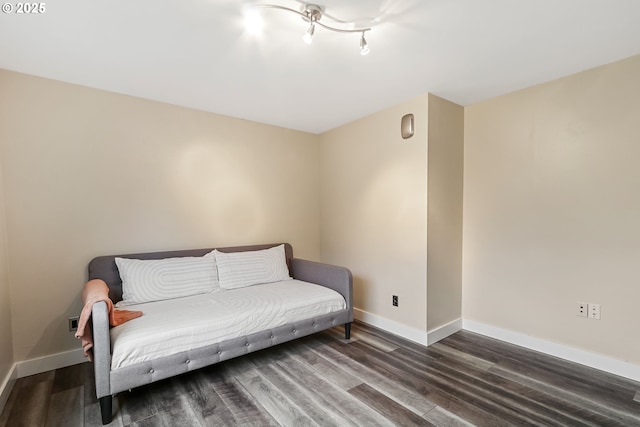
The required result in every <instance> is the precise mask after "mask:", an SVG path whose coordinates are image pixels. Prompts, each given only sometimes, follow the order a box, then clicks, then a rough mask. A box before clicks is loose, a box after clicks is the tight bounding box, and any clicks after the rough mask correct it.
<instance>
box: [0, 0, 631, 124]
mask: <svg viewBox="0 0 640 427" xmlns="http://www.w3.org/2000/svg"><path fill="white" fill-rule="evenodd" d="M6 1H12V0H6ZM3 3H4V1H3ZM15 3H16V2H14V4H15ZM258 3H262V4H264V3H271V4H278V5H283V6H289V7H292V8H295V9H300V8H301V6H302V5H303V2H300V1H295V0H264V1H245V2H242V1H234V0H180V1H178V0H174V1H157V0H156V1H152V0H108V1H107V0H92V1H87V0H56V1H51V2H45V6H46V11H45V13H43V14H40V15H25V14H21V15H19V14H16V13H15V12H14V13H10V14H6V13H2V14H0V68H5V69H9V70H14V71H19V72H23V73H27V74H33V75H37V76H43V77H48V78H52V79H57V80H62V81H66V82H72V83H77V84H81V85H85V86H90V87H95V88H100V89H105V90H109V91H113V92H118V93H123V94H128V95H133V96H138V97H142V98H147V99H152V100H157V101H163V102H168V103H172V104H177V105H182V106H187V107H192V108H196V109H200V110H205V111H210V112H214V113H219V114H224V115H228V116H233V117H240V118H244V119H248V120H253V121H257V122H262V123H269V124H273V125H278V126H283V127H287V128H292V129H298V130H303V131H308V132H313V133H320V132H324V131H326V130H330V129H332V128H335V127H337V126H339V125H341V124H344V123H347V122H349V121H351V120H354V119H357V118H360V117H363V116H366V115H368V114H370V113H372V112H375V111H378V110H381V109H383V108H386V107H388V106H391V105H393V104H395V103H398V102H400V101H403V100H406V99H409V98H412V97H414V96H418V95H422V94H425V93H427V92H430V93H433V94H436V95H438V96H441V97H443V98H446V99H449V100H451V101H453V102H456V103H458V104H461V105H469V104H472V103H475V102H478V101H482V100H484V99H487V98H491V97H494V96H496V95H500V94H503V93H508V92H511V91H514V90H517V89H520V88H523V87H527V86H531V85H533V84H537V83H541V82H544V81H548V80H552V79H554V78H557V77H561V76H565V75H568V74H572V73H575V72H578V71H581V70H584V69H587V68H591V67H594V66H598V65H601V64H605V63H609V62H613V61H615V60H618V59H622V58H626V57H629V56H633V55H635V54H639V53H640V24H639V22H640V1H639V0H352V1H344V0H318V4H320V5H321V6H322V7H323V8H324V9H325V11H326V15H325V16H324V17H323V20H322V21H321V22H325V23H329V19H328V15H331V16H333V17H336V18H338V19H341V20H343V21H351V22H354V23H355V24H357V25H364V26H369V25H370V26H372V27H373V29H372V30H371V31H370V32H368V33H367V40H368V42H369V46H370V47H371V53H370V54H369V55H368V56H361V55H360V54H359V47H358V43H359V35H358V34H340V33H332V32H328V31H326V30H323V29H322V28H317V29H316V34H315V37H314V42H313V44H312V45H310V46H308V45H306V44H304V43H303V42H302V38H301V37H302V34H303V33H304V31H305V30H306V28H307V25H306V24H305V22H304V21H302V19H300V17H297V16H295V15H294V14H289V13H286V12H283V11H278V10H264V11H263V12H264V13H263V16H264V19H265V28H264V31H263V33H262V35H261V36H260V37H253V36H250V35H249V34H248V33H247V32H246V31H245V30H244V27H243V20H242V9H243V5H245V4H258ZM344 28H349V26H348V25H346V26H345V27H344ZM639 78H640V77H639ZM0 96H1V94H0Z"/></svg>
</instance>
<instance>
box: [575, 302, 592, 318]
mask: <svg viewBox="0 0 640 427" xmlns="http://www.w3.org/2000/svg"><path fill="white" fill-rule="evenodd" d="M576 316H580V317H589V304H587V303H586V302H579V303H577V306H576Z"/></svg>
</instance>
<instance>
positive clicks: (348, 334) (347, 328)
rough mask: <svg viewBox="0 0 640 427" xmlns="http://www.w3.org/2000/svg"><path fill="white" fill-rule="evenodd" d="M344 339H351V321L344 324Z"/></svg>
mask: <svg viewBox="0 0 640 427" xmlns="http://www.w3.org/2000/svg"><path fill="white" fill-rule="evenodd" d="M344 339H345V340H349V339H351V322H349V323H345V324H344Z"/></svg>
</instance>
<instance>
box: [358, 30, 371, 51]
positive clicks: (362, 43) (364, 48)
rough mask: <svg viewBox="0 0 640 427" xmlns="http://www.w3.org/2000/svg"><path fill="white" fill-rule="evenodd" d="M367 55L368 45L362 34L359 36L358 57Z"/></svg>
mask: <svg viewBox="0 0 640 427" xmlns="http://www.w3.org/2000/svg"><path fill="white" fill-rule="evenodd" d="M368 54H369V44H368V43H367V40H366V39H365V38H364V32H363V33H362V36H360V55H368Z"/></svg>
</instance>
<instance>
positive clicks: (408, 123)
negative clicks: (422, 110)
mask: <svg viewBox="0 0 640 427" xmlns="http://www.w3.org/2000/svg"><path fill="white" fill-rule="evenodd" d="M414 131H415V123H414V119H413V114H405V115H404V116H402V120H401V121H400V134H401V135H402V139H409V138H411V137H412V136H413V133H414Z"/></svg>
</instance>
